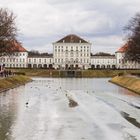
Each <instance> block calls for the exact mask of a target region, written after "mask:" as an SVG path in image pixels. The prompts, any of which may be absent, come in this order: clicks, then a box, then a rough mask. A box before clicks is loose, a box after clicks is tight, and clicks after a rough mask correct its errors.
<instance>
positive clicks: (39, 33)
mask: <svg viewBox="0 0 140 140" xmlns="http://www.w3.org/2000/svg"><path fill="white" fill-rule="evenodd" d="M0 7H2V8H8V9H10V10H12V11H13V12H14V14H15V15H16V16H17V19H16V24H17V27H18V29H19V37H18V38H19V40H20V41H21V42H22V43H23V46H24V47H25V48H26V49H28V50H33V49H34V50H39V51H45V52H46V51H47V52H52V42H55V41H57V40H59V39H61V38H62V37H64V36H66V35H68V34H76V35H79V36H81V37H82V38H84V39H86V40H88V41H90V42H91V43H92V52H93V53H96V52H110V53H114V52H115V51H116V50H117V49H118V48H119V47H120V46H121V45H123V44H124V42H125V40H124V38H125V34H124V31H123V28H124V26H125V25H126V24H127V23H128V21H129V20H130V19H131V17H133V16H134V15H135V14H136V13H137V12H140V0H0Z"/></svg>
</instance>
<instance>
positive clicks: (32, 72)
mask: <svg viewBox="0 0 140 140" xmlns="http://www.w3.org/2000/svg"><path fill="white" fill-rule="evenodd" d="M11 70H12V71H13V72H15V73H16V74H23V75H27V76H39V77H61V76H63V75H64V74H63V73H60V71H59V70H47V69H11ZM119 73H123V74H140V70H83V71H81V76H79V75H77V76H76V77H78V76H79V77H83V78H93V77H114V76H117V75H118V74H119ZM77 74H78V73H77Z"/></svg>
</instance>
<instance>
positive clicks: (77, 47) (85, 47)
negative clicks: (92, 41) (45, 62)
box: [55, 46, 89, 49]
mask: <svg viewBox="0 0 140 140" xmlns="http://www.w3.org/2000/svg"><path fill="white" fill-rule="evenodd" d="M57 48H58V49H60V48H61V49H64V48H66V49H68V48H71V49H74V48H76V49H79V48H84V49H89V46H71V47H70V46H69V47H68V46H55V49H57Z"/></svg>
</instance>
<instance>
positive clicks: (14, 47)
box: [9, 41, 27, 52]
mask: <svg viewBox="0 0 140 140" xmlns="http://www.w3.org/2000/svg"><path fill="white" fill-rule="evenodd" d="M10 45H11V46H10V49H9V50H10V51H12V52H27V50H26V49H25V48H23V47H22V45H21V43H19V42H17V41H12V42H11V44H10Z"/></svg>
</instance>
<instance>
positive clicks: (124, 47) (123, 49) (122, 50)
mask: <svg viewBox="0 0 140 140" xmlns="http://www.w3.org/2000/svg"><path fill="white" fill-rule="evenodd" d="M127 49H128V43H126V44H125V45H124V46H122V47H121V48H119V49H118V50H117V52H120V53H124V52H126V51H127Z"/></svg>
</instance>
